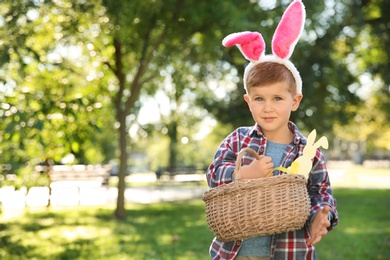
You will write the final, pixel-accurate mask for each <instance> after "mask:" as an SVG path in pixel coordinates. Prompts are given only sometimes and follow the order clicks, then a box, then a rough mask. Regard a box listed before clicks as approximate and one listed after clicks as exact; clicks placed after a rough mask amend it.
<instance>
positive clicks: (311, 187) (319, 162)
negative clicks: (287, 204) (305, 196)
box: [308, 149, 338, 230]
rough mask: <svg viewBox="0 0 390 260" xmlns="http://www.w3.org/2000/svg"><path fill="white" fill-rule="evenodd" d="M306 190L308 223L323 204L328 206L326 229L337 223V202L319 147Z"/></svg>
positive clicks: (323, 206) (310, 222) (322, 207)
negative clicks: (308, 204) (308, 208)
mask: <svg viewBox="0 0 390 260" xmlns="http://www.w3.org/2000/svg"><path fill="white" fill-rule="evenodd" d="M308 192H309V197H310V200H311V212H310V217H309V224H312V223H313V221H314V217H315V216H316V215H317V213H318V212H319V211H321V210H322V209H324V208H325V206H329V213H328V219H329V221H330V226H329V227H328V228H327V229H328V230H332V229H333V228H334V227H335V226H336V225H337V223H338V213H337V210H336V206H337V204H336V199H335V197H334V196H333V192H332V189H331V186H330V180H329V175H328V170H327V168H326V163H325V158H324V156H323V154H322V153H321V151H320V150H319V149H317V153H316V156H315V157H314V161H313V168H312V170H311V172H310V174H309V179H308Z"/></svg>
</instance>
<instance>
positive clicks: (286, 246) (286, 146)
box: [207, 0, 338, 260]
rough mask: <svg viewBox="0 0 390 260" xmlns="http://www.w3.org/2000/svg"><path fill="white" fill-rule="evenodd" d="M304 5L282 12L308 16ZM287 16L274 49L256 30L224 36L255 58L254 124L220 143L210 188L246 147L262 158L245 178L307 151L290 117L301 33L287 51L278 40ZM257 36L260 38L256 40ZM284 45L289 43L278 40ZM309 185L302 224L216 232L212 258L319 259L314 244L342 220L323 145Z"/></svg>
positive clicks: (249, 83) (250, 84) (249, 96)
mask: <svg viewBox="0 0 390 260" xmlns="http://www.w3.org/2000/svg"><path fill="white" fill-rule="evenodd" d="M302 10H303V5H302V3H301V2H300V1H299V0H298V1H295V2H294V3H293V4H291V5H290V7H289V8H288V9H287V11H286V13H285V15H284V16H283V17H285V16H288V15H291V16H293V17H294V18H296V19H298V18H299V15H301V16H303V17H304V12H303V13H302ZM283 17H282V21H281V22H280V24H279V26H278V28H277V30H276V33H275V35H274V40H273V52H274V55H265V56H264V55H263V52H264V49H265V45H264V43H263V40H262V37H261V35H260V37H259V34H256V33H251V32H244V33H239V34H232V35H229V36H228V37H226V38H225V40H224V41H223V44H224V45H225V46H232V45H234V44H236V45H238V47H239V48H240V50H241V52H242V53H243V54H244V56H245V57H246V58H247V59H249V60H250V61H251V63H250V64H249V65H248V66H247V68H246V69H245V74H244V86H245V89H246V94H245V95H244V100H245V101H246V103H247V104H248V107H249V110H250V112H251V114H252V117H253V119H254V121H255V125H254V126H253V127H240V128H238V129H236V130H235V131H234V132H232V133H231V134H230V135H229V136H227V137H226V138H225V140H224V141H223V142H222V143H221V145H220V146H219V149H218V151H217V153H216V154H215V157H214V161H213V162H212V163H211V165H210V166H209V168H208V171H207V181H208V184H209V186H210V187H211V188H212V187H216V186H218V185H221V184H224V183H229V182H232V181H233V171H234V168H235V162H236V157H237V155H238V153H239V152H240V150H241V149H242V148H245V147H250V148H252V149H253V150H255V151H257V153H258V154H259V155H260V159H259V160H253V161H252V162H251V163H250V164H249V165H245V166H242V167H241V168H240V170H239V172H238V173H237V174H238V175H239V176H241V177H240V178H241V179H252V178H264V177H265V176H266V175H267V174H268V173H269V172H271V171H272V169H273V168H274V167H276V166H283V167H286V168H287V167H288V166H290V165H291V163H292V162H293V161H294V160H295V159H296V158H297V157H299V156H300V155H302V153H303V148H304V147H305V145H306V138H305V137H303V135H302V134H301V132H300V131H299V129H298V128H297V126H296V125H295V124H294V123H292V122H290V121H289V118H290V114H291V112H292V111H296V110H297V109H298V107H299V104H300V102H301V100H302V97H303V96H302V92H301V84H302V82H301V78H300V76H299V73H298V71H297V70H296V68H295V66H294V65H293V64H292V63H291V62H290V61H289V60H288V58H289V56H290V55H291V53H292V49H293V48H294V44H296V42H297V39H296V40H295V41H292V42H291V41H290V45H289V46H287V48H289V50H288V51H287V52H289V54H288V55H283V54H282V53H283V50H282V51H280V48H277V47H278V46H276V45H277V44H278V43H279V42H278V40H280V39H277V38H278V32H280V31H281V30H282V31H283V29H284V28H280V27H282V26H283V25H284V24H283V23H284V21H283ZM297 17H298V18H297ZM287 18H288V17H287ZM301 18H302V17H301ZM287 20H288V19H287ZM298 20H299V19H298ZM303 22H304V18H303V19H301V20H300V21H299V23H302V24H303ZM289 23H291V20H289ZM292 26H294V25H292ZM302 26H303V25H302ZM288 29H289V30H287V31H288V32H293V33H294V28H288ZM301 31H302V28H300V30H298V31H296V32H295V36H294V37H295V38H299V36H300V34H301ZM282 40H283V39H282ZM290 40H291V37H290ZM254 41H257V42H255V43H253V42H254ZM248 42H249V43H250V44H248ZM283 45H284V46H286V44H280V46H283ZM287 45H288V44H287ZM248 46H249V47H250V48H249V49H248ZM253 46H255V47H253ZM251 48H260V50H252V49H251ZM256 53H257V54H256ZM284 53H285V52H284ZM278 174H283V173H282V172H279V171H274V175H278ZM307 187H308V193H309V196H310V199H311V212H310V216H309V219H308V221H307V223H306V224H305V226H304V227H303V228H302V229H300V230H296V231H291V232H286V233H281V234H274V235H272V236H260V237H255V238H250V239H246V240H238V241H231V242H221V241H219V240H218V239H217V238H214V240H213V243H212V244H211V246H210V256H211V258H212V259H237V260H241V259H252V260H255V259H256V260H263V259H278V260H279V259H317V254H316V252H315V248H314V245H315V244H316V243H318V242H319V241H320V240H321V238H322V237H323V236H325V235H326V234H327V232H328V231H329V230H331V229H332V228H333V227H334V226H336V225H337V223H338V214H337V211H336V200H335V198H334V197H333V195H332V190H331V188H330V182H329V176H328V172H327V169H326V164H325V158H324V155H323V154H322V153H321V151H320V150H319V149H317V152H316V155H315V157H314V159H313V167H312V169H311V171H310V173H309V176H308V184H307Z"/></svg>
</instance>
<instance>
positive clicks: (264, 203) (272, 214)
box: [203, 148, 310, 242]
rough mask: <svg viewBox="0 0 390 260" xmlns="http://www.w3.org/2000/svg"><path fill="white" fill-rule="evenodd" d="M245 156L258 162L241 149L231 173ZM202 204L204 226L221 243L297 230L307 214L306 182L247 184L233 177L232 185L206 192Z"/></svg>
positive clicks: (289, 178) (286, 179) (276, 179)
mask: <svg viewBox="0 0 390 260" xmlns="http://www.w3.org/2000/svg"><path fill="white" fill-rule="evenodd" d="M246 152H249V153H251V154H252V155H253V156H254V157H255V158H256V159H259V155H258V154H257V153H256V152H255V151H254V150H252V149H250V148H244V149H243V150H242V151H240V153H239V155H238V157H237V163H236V169H235V173H236V172H237V171H238V170H239V168H240V165H241V159H242V157H243V155H244V154H245V153H246ZM235 175H236V174H235ZM203 201H204V202H205V205H206V219H207V223H208V226H209V228H210V230H211V231H212V232H213V233H214V235H215V236H216V237H217V238H218V239H219V240H220V241H223V242H229V241H233V240H240V239H247V238H251V237H256V236H262V235H271V234H277V233H283V232H287V231H292V230H297V229H300V228H302V227H303V226H304V224H305V222H306V220H307V218H308V216H309V214H310V199H309V196H308V193H307V188H306V179H305V177H304V176H302V175H296V174H284V175H279V176H272V177H267V178H259V179H247V180H240V179H238V178H237V177H236V180H235V181H234V182H232V183H229V184H223V185H220V186H218V187H215V188H211V189H210V190H208V191H206V192H205V193H204V194H203Z"/></svg>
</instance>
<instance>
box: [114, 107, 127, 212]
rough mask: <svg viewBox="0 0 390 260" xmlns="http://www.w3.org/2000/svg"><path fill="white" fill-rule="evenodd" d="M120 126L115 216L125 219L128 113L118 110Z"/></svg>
mask: <svg viewBox="0 0 390 260" xmlns="http://www.w3.org/2000/svg"><path fill="white" fill-rule="evenodd" d="M118 119H119V122H120V126H119V147H120V164H119V173H118V179H119V180H118V198H117V204H116V210H115V217H117V218H118V219H124V218H125V217H126V211H125V189H126V182H125V177H126V170H127V158H128V155H127V134H126V114H125V113H124V112H123V111H120V112H119V111H118Z"/></svg>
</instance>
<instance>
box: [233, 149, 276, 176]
mask: <svg viewBox="0 0 390 260" xmlns="http://www.w3.org/2000/svg"><path fill="white" fill-rule="evenodd" d="M246 153H250V154H251V155H253V157H255V159H256V160H260V155H259V154H258V153H257V152H256V151H255V150H253V149H252V148H249V147H245V148H243V149H241V151H240V152H239V153H238V156H237V160H236V167H235V168H234V172H233V177H234V180H239V179H240V178H241V176H239V174H237V173H238V171H239V170H240V167H241V163H242V157H244V155H245V154H246ZM273 171H274V169H272V171H270V172H269V173H268V174H267V176H265V177H269V176H271V175H272V172H273Z"/></svg>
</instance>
